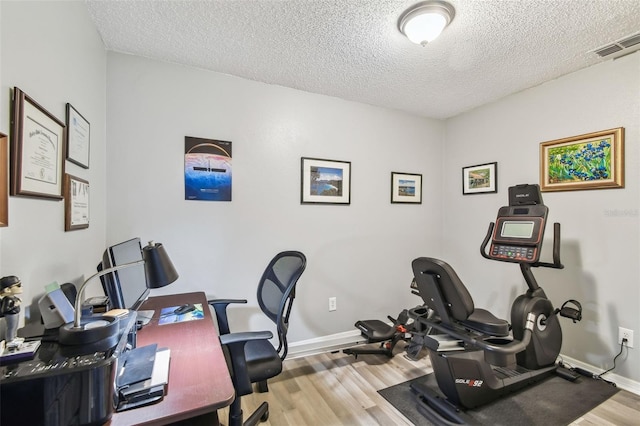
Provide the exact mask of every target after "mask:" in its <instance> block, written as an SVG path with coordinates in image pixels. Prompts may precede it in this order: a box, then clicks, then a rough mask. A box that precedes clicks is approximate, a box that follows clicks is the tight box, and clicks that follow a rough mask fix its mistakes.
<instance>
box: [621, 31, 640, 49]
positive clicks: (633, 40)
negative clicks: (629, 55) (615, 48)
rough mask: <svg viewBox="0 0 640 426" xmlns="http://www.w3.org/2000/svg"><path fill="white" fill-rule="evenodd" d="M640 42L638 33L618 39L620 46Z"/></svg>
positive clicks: (633, 44)
mask: <svg viewBox="0 0 640 426" xmlns="http://www.w3.org/2000/svg"><path fill="white" fill-rule="evenodd" d="M638 43H640V34H636V35H633V36H631V37H627V38H625V39H624V40H620V41H619V42H618V44H619V45H620V46H622V47H631V46H635V45H636V44H638Z"/></svg>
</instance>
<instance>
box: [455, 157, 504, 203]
mask: <svg viewBox="0 0 640 426" xmlns="http://www.w3.org/2000/svg"><path fill="white" fill-rule="evenodd" d="M489 192H498V163H497V162H493V163H486V164H478V165H477V166H469V167H463V168H462V194H463V195H469V194H486V193H489Z"/></svg>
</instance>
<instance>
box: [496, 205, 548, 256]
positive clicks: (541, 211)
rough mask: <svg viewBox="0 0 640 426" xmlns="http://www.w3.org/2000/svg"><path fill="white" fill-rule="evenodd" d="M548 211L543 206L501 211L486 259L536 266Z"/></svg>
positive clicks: (528, 206) (509, 208)
mask: <svg viewBox="0 0 640 426" xmlns="http://www.w3.org/2000/svg"><path fill="white" fill-rule="evenodd" d="M548 211H549V209H548V208H547V206H544V205H541V204H533V205H522V206H505V207H501V208H500V210H498V217H497V218H496V224H495V227H494V228H493V235H492V237H491V247H490V249H489V253H488V255H489V258H491V259H495V260H502V261H506V262H518V263H521V262H527V263H535V262H537V261H538V260H539V259H540V248H541V246H542V240H543V237H544V226H545V223H546V220H547V213H548Z"/></svg>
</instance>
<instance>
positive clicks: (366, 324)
mask: <svg viewBox="0 0 640 426" xmlns="http://www.w3.org/2000/svg"><path fill="white" fill-rule="evenodd" d="M410 287H411V293H412V294H414V295H416V296H420V294H419V293H418V290H417V289H418V287H417V284H416V280H415V279H414V280H412V281H411V286H410ZM417 315H420V316H426V317H428V316H430V315H433V311H432V310H430V309H428V308H427V307H425V306H417V307H415V308H413V309H411V316H410V315H409V310H408V309H403V310H402V312H400V314H398V316H397V318H393V317H391V316H387V319H388V320H389V321H390V323H386V322H384V321H381V320H378V319H369V320H359V321H357V322H356V323H355V324H354V326H355V327H356V328H357V329H358V330H360V335H361V336H362V337H364V338H366V339H367V340H366V344H367V345H368V344H372V343H379V346H378V347H370V346H357V347H352V348H347V349H344V350H343V351H342V352H343V353H345V354H348V355H353V356H355V357H356V359H357V358H358V355H385V356H387V357H389V358H393V356H394V349H395V347H396V345H397V344H398V343H399V342H407V343H408V344H407V345H406V346H405V348H404V350H405V351H406V356H407V358H409V359H412V360H417V359H418V358H419V356H420V352H421V351H422V347H423V344H422V340H421V339H422V337H421V336H423V335H425V334H428V333H429V330H428V329H427V328H426V326H425V325H423V324H422V323H419V322H417V321H415V320H414V318H415V317H416V316H417Z"/></svg>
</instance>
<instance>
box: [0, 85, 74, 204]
mask: <svg viewBox="0 0 640 426" xmlns="http://www.w3.org/2000/svg"><path fill="white" fill-rule="evenodd" d="M12 107H13V110H12V115H11V125H12V131H11V167H10V175H11V179H10V181H11V182H10V187H9V190H10V194H11V195H26V196H30V197H40V198H52V199H56V200H61V199H62V178H63V175H64V140H65V125H64V123H63V122H62V121H60V120H58V119H57V118H56V117H55V116H54V115H53V114H51V113H50V112H49V111H47V110H46V109H44V108H43V107H41V106H40V105H38V103H37V102H36V101H34V100H33V99H32V98H31V97H29V96H28V95H27V94H26V93H24V92H23V91H22V90H20V89H18V88H17V87H14V89H13V103H12Z"/></svg>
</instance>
